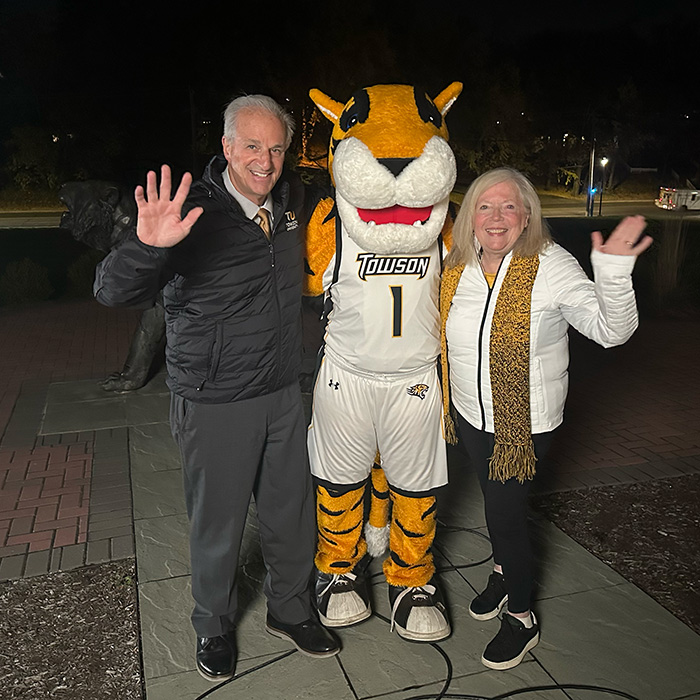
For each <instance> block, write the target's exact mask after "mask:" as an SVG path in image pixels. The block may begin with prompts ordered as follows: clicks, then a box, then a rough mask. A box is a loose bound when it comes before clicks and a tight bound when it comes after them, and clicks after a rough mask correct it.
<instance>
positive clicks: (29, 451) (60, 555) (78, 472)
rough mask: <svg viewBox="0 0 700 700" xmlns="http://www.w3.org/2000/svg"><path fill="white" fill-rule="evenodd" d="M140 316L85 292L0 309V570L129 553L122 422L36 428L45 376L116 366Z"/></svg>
mask: <svg viewBox="0 0 700 700" xmlns="http://www.w3.org/2000/svg"><path fill="white" fill-rule="evenodd" d="M139 316H140V312H137V311H133V310H117V309H107V308H104V307H102V306H100V305H99V304H97V302H95V301H92V300H76V301H66V302H47V303H42V304H31V305H26V306H22V307H15V308H3V309H0V326H1V327H2V334H0V357H2V372H1V373H0V434H1V435H2V440H0V580H6V579H11V578H17V577H19V576H31V575H35V574H41V573H46V572H47V571H56V570H62V569H71V568H75V567H76V566H82V565H84V564H86V563H93V562H97V561H104V560H109V559H111V558H121V557H123V556H125V555H127V556H128V555H133V523H132V522H131V503H130V490H129V475H128V451H127V443H126V431H125V430H124V429H122V430H121V431H119V430H113V431H112V430H107V431H88V432H81V433H65V434H57V435H48V436H40V435H39V428H40V425H41V419H42V415H43V411H44V406H45V402H46V394H47V389H48V387H49V384H51V383H52V382H58V381H67V380H73V379H95V380H99V379H101V378H104V377H105V376H107V375H108V374H110V373H111V372H113V371H114V370H116V369H120V368H121V366H122V364H123V362H124V358H125V357H126V353H127V350H128V346H129V342H130V339H131V336H132V334H133V332H134V329H135V328H136V325H137V323H138V319H139ZM96 445H97V447H98V448H99V449H96ZM115 446H116V449H117V451H119V453H120V454H119V456H118V458H117V459H116V460H114V459H113V454H114V449H115ZM114 474H116V475H117V477H118V478H117V482H118V483H117V484H116V488H114V486H115V481H114ZM107 485H109V488H105V487H106V486H107ZM105 493H107V494H108V496H107V499H106V501H107V502H106V503H105V498H104V496H103V495H102V494H105ZM101 510H102V512H100V511H101ZM104 513H107V516H106V517H105V515H104ZM105 522H107V524H108V525H110V526H112V527H111V529H110V528H109V527H107V528H105V527H104V524H105ZM115 523H116V530H115V529H114V526H115ZM91 532H92V536H91Z"/></svg>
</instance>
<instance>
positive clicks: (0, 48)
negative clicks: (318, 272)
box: [0, 0, 700, 178]
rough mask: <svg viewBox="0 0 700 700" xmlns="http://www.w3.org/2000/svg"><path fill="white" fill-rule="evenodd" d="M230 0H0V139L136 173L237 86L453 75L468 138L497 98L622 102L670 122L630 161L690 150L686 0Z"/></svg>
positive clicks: (697, 13)
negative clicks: (36, 132) (74, 152)
mask: <svg viewBox="0 0 700 700" xmlns="http://www.w3.org/2000/svg"><path fill="white" fill-rule="evenodd" d="M239 4H240V3H234V2H231V3H228V7H229V8H230V9H228V10H218V11H214V10H213V9H211V8H212V7H217V8H218V7H222V6H223V4H222V3H210V2H203V1H201V0H200V1H199V2H194V1H193V2H190V3H187V4H185V3H179V2H168V3H149V2H132V1H131V0H125V1H122V2H120V1H118V0H115V1H114V2H97V1H94V0H92V1H90V2H83V1H82V0H0V144H6V143H7V139H8V138H9V136H10V134H11V133H12V129H13V128H15V127H17V126H18V125H26V124H31V125H37V126H41V127H42V128H45V129H48V130H50V131H51V132H52V133H55V134H56V135H57V136H59V137H61V138H63V137H64V136H65V135H67V134H70V138H71V139H73V140H74V143H79V144H80V149H78V150H79V151H80V153H83V154H84V153H90V152H92V153H93V154H95V160H99V161H100V162H101V166H102V167H100V164H96V163H95V162H92V163H91V164H90V169H89V173H88V174H90V175H91V176H94V175H110V174H111V173H114V172H118V173H119V174H120V175H123V176H124V177H125V178H138V177H140V175H139V173H141V172H142V171H143V169H144V168H149V167H154V166H155V165H157V164H158V163H159V162H162V161H167V162H171V163H173V165H174V166H175V167H184V168H191V167H193V166H194V168H197V167H199V165H200V161H201V160H202V158H204V155H205V152H207V151H211V150H212V149H217V148H218V147H217V143H218V141H219V139H220V133H221V129H220V120H221V113H222V110H223V107H224V106H225V104H226V102H227V101H228V100H229V99H231V98H232V97H233V96H235V95H237V94H240V93H242V92H264V93H267V94H270V95H272V96H273V97H275V98H277V99H278V100H279V101H281V102H285V103H286V104H288V105H289V107H290V108H291V109H292V111H293V112H294V114H295V115H296V116H297V119H298V120H300V119H301V118H302V115H303V111H304V110H307V111H308V110H310V108H311V106H312V105H311V102H310V100H309V99H308V90H309V88H311V87H318V88H320V89H322V90H323V91H325V92H327V93H328V94H330V95H331V96H333V97H334V98H335V99H338V100H339V101H343V102H344V101H346V100H347V99H348V98H349V96H350V95H351V94H352V92H353V91H354V90H356V89H357V88H359V87H362V86H364V85H369V84H373V83H378V82H405V83H412V84H418V85H422V86H424V87H425V88H426V90H427V91H428V93H429V94H431V95H435V94H437V93H438V92H439V91H440V90H442V89H443V88H444V87H446V86H447V85H448V84H449V83H450V82H452V81H453V80H459V81H461V82H463V83H464V86H465V87H464V92H463V93H462V95H461V97H460V98H459V100H458V102H457V103H456V105H455V107H454V108H453V110H452V112H451V113H450V115H449V117H448V124H449V126H450V130H451V133H452V136H453V140H459V141H461V142H463V143H465V144H466V145H467V146H469V145H473V144H474V143H477V142H478V138H479V134H480V132H481V131H482V130H483V128H484V124H486V123H489V122H490V121H493V120H494V119H496V118H501V113H502V118H504V119H509V118H513V116H512V115H515V114H522V116H523V118H525V119H527V120H528V123H529V126H530V129H531V130H534V132H536V133H540V134H543V135H549V136H552V137H559V136H561V134H563V133H577V134H581V135H586V136H590V134H591V132H592V130H593V129H594V128H595V125H596V124H603V123H607V122H610V120H615V119H617V120H618V121H619V120H621V119H622V120H624V119H628V120H629V121H630V122H631V123H633V124H634V125H635V126H636V125H643V126H644V128H646V129H651V130H653V132H654V134H657V135H658V134H661V135H662V136H663V134H664V133H668V132H672V133H677V134H678V138H675V139H671V141H669V143H670V142H672V143H673V144H674V145H673V147H671V146H668V145H667V143H666V142H664V144H663V145H661V141H658V142H657V146H656V147H655V146H654V145H653V144H652V145H651V146H649V145H647V146H646V147H645V148H643V149H638V152H637V153H635V154H634V155H633V156H632V157H634V158H636V159H637V161H640V162H638V163H636V164H637V165H645V164H648V165H654V166H655V165H656V164H657V162H658V161H659V159H660V157H661V155H663V154H660V151H662V150H664V149H669V148H672V149H673V150H678V151H681V150H683V148H684V147H682V146H681V147H679V146H678V144H683V143H684V142H687V144H688V145H687V148H686V151H687V152H686V153H683V154H682V156H683V157H684V158H686V159H690V160H692V161H696V162H697V161H700V152H699V150H700V149H698V144H699V143H700V138H698V135H699V134H700V128H698V127H700V87H699V83H698V53H699V51H698V48H699V46H700V41H699V40H700V8H699V6H700V3H697V2H683V3H681V2H676V1H675V0H667V1H664V2H659V3H653V4H652V3H641V2H630V3H600V4H591V3H558V4H556V5H554V4H552V5H545V6H544V7H547V8H548V9H546V10H545V9H538V10H533V9H532V3H528V4H526V3H521V7H520V8H519V9H514V10H510V9H508V10H507V9H504V8H505V5H503V4H501V3H488V2H482V3H469V2H464V1H463V2H458V3H450V2H447V3H446V2H443V3H427V2H425V0H423V1H422V2H417V1H414V0H401V1H400V2H398V1H397V2H394V1H390V2H369V1H366V0H354V1H353V2H325V3H320V2H316V1H315V0H311V1H306V2H303V1H302V2H297V3H285V4H283V6H282V11H281V12H274V11H273V10H271V9H269V8H270V6H269V3H268V4H263V3H260V2H258V3H248V4H246V5H245V6H244V8H241V7H238V5H239ZM642 4H643V5H645V6H648V7H647V9H642V8H641V5H642ZM541 7H542V5H541ZM689 8H694V9H689ZM621 94H624V95H626V98H625V99H626V101H621V97H620V96H621ZM193 135H194V136H193ZM693 135H695V136H693ZM193 138H194V140H195V141H197V142H198V144H199V145H198V147H195V148H193V145H192V144H193ZM659 138H661V137H659ZM76 139H77V141H75V140H76ZM693 139H694V140H693ZM1 149H2V146H0V153H2V154H4V155H5V156H6V151H7V149H6V148H5V151H2V150H1ZM98 155H99V158H98ZM645 160H646V161H648V163H644V162H641V161H645ZM100 170H102V171H103V172H100Z"/></svg>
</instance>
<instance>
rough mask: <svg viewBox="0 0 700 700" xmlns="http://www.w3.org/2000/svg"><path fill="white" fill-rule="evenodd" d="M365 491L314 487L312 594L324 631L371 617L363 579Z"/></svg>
mask: <svg viewBox="0 0 700 700" xmlns="http://www.w3.org/2000/svg"><path fill="white" fill-rule="evenodd" d="M365 488H366V485H365V484H361V485H360V486H357V485H353V486H350V487H347V486H346V487H343V486H331V485H329V484H324V485H320V484H319V485H318V486H317V487H316V517H317V522H318V546H317V551H316V559H315V564H316V584H315V589H316V590H315V593H316V606H317V608H318V614H319V618H320V620H321V622H322V623H323V624H324V625H325V626H326V627H347V626H348V625H354V624H356V623H357V622H361V621H362V620H366V619H367V618H368V617H369V616H370V615H371V614H372V608H371V606H370V603H369V591H368V587H367V581H366V578H365V570H366V568H367V564H368V563H369V557H367V556H366V553H367V544H366V542H365V539H364V537H363V534H362V526H363V523H364V502H365Z"/></svg>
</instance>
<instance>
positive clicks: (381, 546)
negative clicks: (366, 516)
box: [365, 523, 390, 559]
mask: <svg viewBox="0 0 700 700" xmlns="http://www.w3.org/2000/svg"><path fill="white" fill-rule="evenodd" d="M389 530H390V525H385V526H384V527H376V526H375V525H370V523H367V524H366V525H365V540H366V541H367V553H368V554H369V555H370V556H371V557H373V558H374V559H379V558H380V557H382V556H383V555H384V552H386V550H387V549H389Z"/></svg>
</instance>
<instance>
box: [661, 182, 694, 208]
mask: <svg viewBox="0 0 700 700" xmlns="http://www.w3.org/2000/svg"><path fill="white" fill-rule="evenodd" d="M654 204H656V206H657V207H661V209H700V190H677V189H676V188H675V187H661V188H660V189H659V198H658V199H655V200H654Z"/></svg>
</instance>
